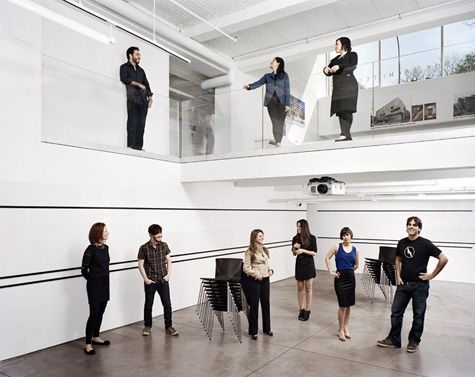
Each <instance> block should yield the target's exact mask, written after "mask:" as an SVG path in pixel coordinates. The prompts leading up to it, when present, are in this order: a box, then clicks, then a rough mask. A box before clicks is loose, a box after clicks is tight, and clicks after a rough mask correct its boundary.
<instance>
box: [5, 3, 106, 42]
mask: <svg viewBox="0 0 475 377" xmlns="http://www.w3.org/2000/svg"><path fill="white" fill-rule="evenodd" d="M8 1H9V2H10V3H12V4H15V5H17V6H19V7H21V8H23V9H26V10H28V11H30V12H33V13H35V14H37V15H38V16H41V17H43V18H46V19H48V20H50V21H53V22H55V23H57V24H60V25H62V26H65V27H67V28H68V29H71V30H74V31H77V32H78V33H81V34H83V35H85V36H87V37H89V38H92V39H94V40H96V41H98V42H102V43H104V44H112V43H114V42H115V40H114V38H113V37H112V36H108V35H105V34H102V33H99V32H98V31H96V30H94V29H91V28H89V27H87V26H84V25H82V24H80V23H79V22H76V21H73V20H71V19H70V18H67V17H65V16H62V15H61V14H59V13H56V12H53V11H52V10H50V9H48V8H45V7H42V6H41V5H38V4H36V3H34V2H33V1H30V0H8Z"/></svg>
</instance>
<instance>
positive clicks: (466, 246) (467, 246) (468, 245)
mask: <svg viewBox="0 0 475 377" xmlns="http://www.w3.org/2000/svg"><path fill="white" fill-rule="evenodd" d="M317 239H325V240H339V239H340V237H317ZM375 241H377V242H375ZM351 242H352V243H356V244H366V245H381V246H394V247H396V245H397V243H398V242H399V240H391V239H378V238H353V239H352V240H351ZM431 242H432V243H433V244H434V245H436V246H437V247H442V248H446V249H467V250H471V249H472V247H473V246H474V245H475V242H453V241H447V242H446V241H431ZM449 244H451V245H449ZM458 245H464V246H458Z"/></svg>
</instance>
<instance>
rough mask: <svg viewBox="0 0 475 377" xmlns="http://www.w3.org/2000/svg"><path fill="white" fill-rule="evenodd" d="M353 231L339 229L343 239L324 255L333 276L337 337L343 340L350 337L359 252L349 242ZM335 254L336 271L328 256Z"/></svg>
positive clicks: (345, 228)
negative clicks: (337, 326)
mask: <svg viewBox="0 0 475 377" xmlns="http://www.w3.org/2000/svg"><path fill="white" fill-rule="evenodd" d="M352 238H353V232H352V231H351V229H350V228H348V227H344V228H343V229H342V230H341V231H340V239H341V240H342V241H343V242H341V243H339V244H336V245H333V246H332V247H331V249H330V250H329V251H328V254H327V256H326V257H325V263H326V265H327V270H328V272H329V273H330V274H331V275H332V276H333V277H334V280H333V283H334V286H335V293H336V296H337V298H338V306H339V308H338V325H339V328H338V338H339V339H340V340H341V341H342V342H344V341H346V339H351V335H350V330H349V328H348V322H349V321H350V309H351V307H352V306H353V305H354V304H355V288H356V280H355V270H356V269H358V263H359V252H358V250H357V249H356V247H355V246H353V245H352V244H351V240H352ZM333 256H335V264H336V271H332V270H331V268H330V258H332V257H333Z"/></svg>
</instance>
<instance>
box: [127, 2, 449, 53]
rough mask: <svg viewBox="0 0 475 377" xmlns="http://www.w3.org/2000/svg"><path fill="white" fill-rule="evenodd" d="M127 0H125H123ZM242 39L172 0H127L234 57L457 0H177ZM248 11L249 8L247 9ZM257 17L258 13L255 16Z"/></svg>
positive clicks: (209, 45)
mask: <svg viewBox="0 0 475 377" xmlns="http://www.w3.org/2000/svg"><path fill="white" fill-rule="evenodd" d="M118 1H125V0H118ZM175 1H176V2H178V3H179V4H181V5H183V6H184V7H186V8H188V9H189V10H191V11H192V12H194V13H195V14H197V15H198V16H200V17H202V18H203V19H205V20H206V21H208V22H210V23H211V24H213V25H217V26H219V27H220V28H221V29H222V30H223V31H225V32H227V33H229V34H230V35H232V36H235V37H237V42H233V41H232V40H230V39H229V38H227V37H225V36H223V35H222V34H220V33H219V32H216V31H211V30H212V29H211V28H210V27H208V26H206V25H205V24H204V23H203V22H202V21H200V20H199V19H198V18H196V17H194V16H193V15H191V14H189V13H187V12H186V11H184V10H183V9H181V8H180V7H178V6H177V5H175V4H174V3H173V2H172V1H170V0H126V2H127V3H128V4H130V5H132V6H135V7H138V8H142V9H146V10H147V11H149V12H153V8H154V2H155V10H156V15H157V17H159V18H160V19H162V20H163V21H164V22H167V23H169V24H171V25H173V26H174V27H175V28H176V29H178V30H180V31H181V32H182V33H183V34H185V35H188V36H190V37H191V38H193V39H195V40H197V41H199V42H202V43H204V44H205V45H206V46H208V47H211V48H213V49H215V50H217V51H219V52H221V53H223V54H225V55H227V56H229V57H233V58H236V57H240V56H242V55H246V54H253V53H256V52H259V51H261V50H265V49H268V48H272V47H275V46H279V45H283V44H286V43H292V42H296V41H301V40H304V39H306V38H314V37H318V36H321V35H325V34H328V33H332V32H336V31H341V32H342V33H344V31H345V30H346V29H348V28H352V27H356V26H360V25H364V24H367V23H372V22H375V21H378V20H382V19H386V18H389V17H393V16H397V15H402V14H405V13H409V12H413V11H418V10H423V9H425V8H429V7H433V6H437V5H441V4H446V3H456V2H457V1H453V0H452V1H448V0H338V1H336V0H333V1H331V0H330V1H325V0H286V1H285V0H272V1H269V0H175ZM246 11H247V12H246ZM254 18H255V19H254Z"/></svg>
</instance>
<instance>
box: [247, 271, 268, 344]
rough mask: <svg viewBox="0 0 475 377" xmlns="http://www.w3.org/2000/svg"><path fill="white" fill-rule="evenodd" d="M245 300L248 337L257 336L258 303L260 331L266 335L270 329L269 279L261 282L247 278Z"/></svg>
mask: <svg viewBox="0 0 475 377" xmlns="http://www.w3.org/2000/svg"><path fill="white" fill-rule="evenodd" d="M246 291H247V295H246V296H247V299H248V301H249V302H248V303H249V307H250V308H249V335H257V327H258V326H257V324H258V319H259V301H260V302H261V305H262V330H263V331H264V333H268V332H269V331H270V330H271V329H270V283H269V278H268V277H267V278H264V279H262V280H261V281H259V280H256V279H254V278H253V277H248V281H247V287H246Z"/></svg>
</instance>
